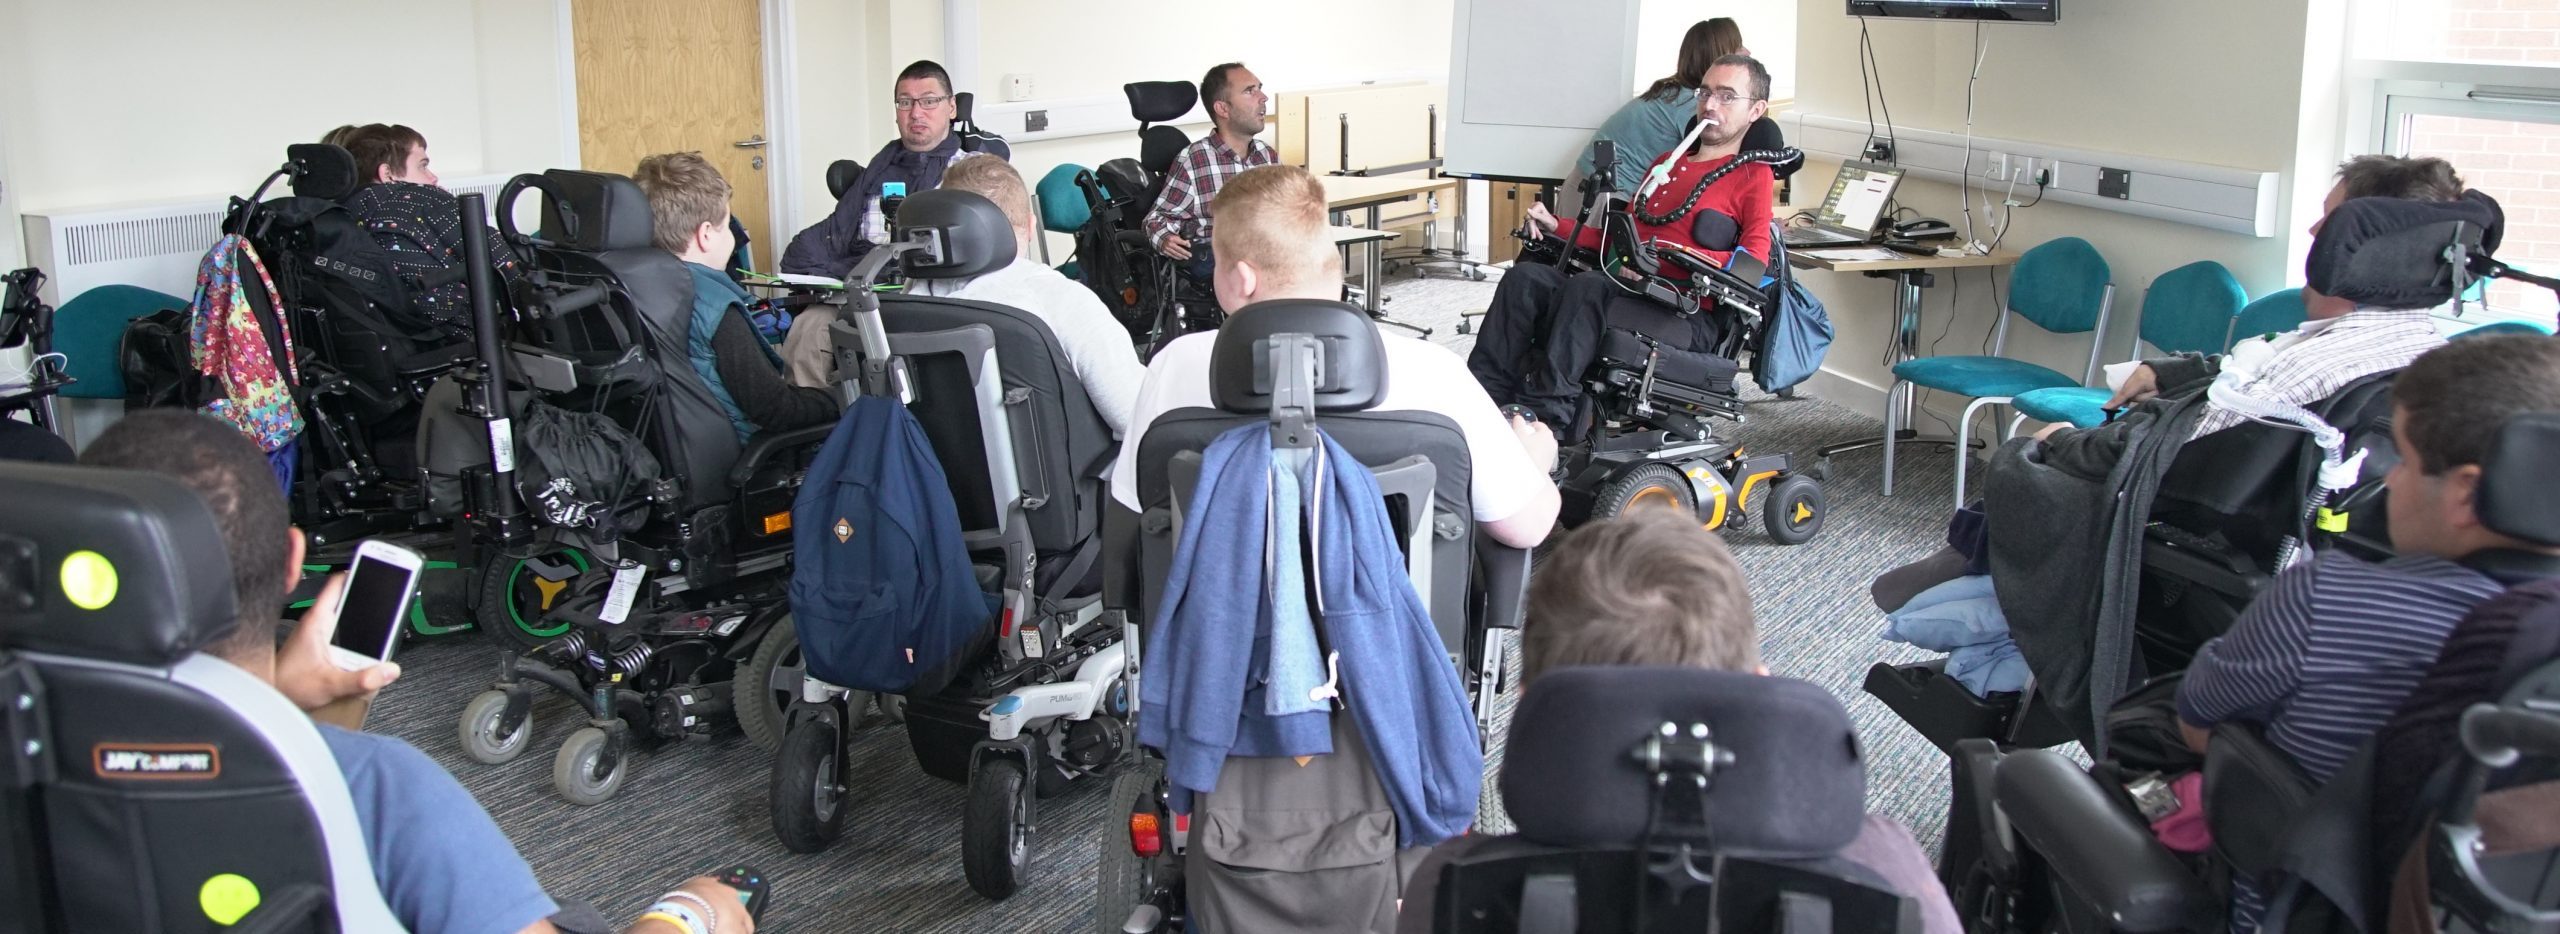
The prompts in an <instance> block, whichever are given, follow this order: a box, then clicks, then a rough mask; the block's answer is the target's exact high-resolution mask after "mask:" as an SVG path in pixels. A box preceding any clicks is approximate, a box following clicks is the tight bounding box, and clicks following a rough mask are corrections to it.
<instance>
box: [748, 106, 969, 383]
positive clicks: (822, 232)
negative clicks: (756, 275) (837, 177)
mask: <svg viewBox="0 0 2560 934" xmlns="http://www.w3.org/2000/svg"><path fill="white" fill-rule="evenodd" d="M951 94H952V92H951V74H950V73H949V72H946V71H944V70H942V66H941V65H938V64H935V63H933V62H930V61H920V62H917V63H915V64H913V65H909V66H907V69H906V70H905V71H901V72H899V73H898V83H897V85H896V91H895V94H894V96H893V97H892V98H891V100H890V105H891V107H892V108H893V109H892V110H891V115H892V117H894V118H895V119H896V121H897V125H898V138H897V139H896V140H893V141H891V142H890V143H889V144H888V145H886V146H882V147H880V153H879V154H878V155H875V156H872V157H871V161H870V163H868V164H866V165H864V166H863V167H862V177H861V178H860V179H858V180H856V181H855V182H854V184H853V187H851V188H847V189H845V192H844V198H843V199H842V200H839V201H837V202H836V209H835V213H832V214H829V215H827V219H826V220H822V221H819V222H818V223H816V224H815V225H812V226H811V227H810V228H809V229H807V230H803V231H801V232H800V235H799V236H796V237H793V238H791V245H790V246H789V247H787V248H785V249H784V250H783V251H782V264H781V265H782V271H783V272H788V273H798V274H801V275H810V276H829V277H832V278H838V279H841V278H844V276H845V274H846V273H849V272H852V271H853V264H854V263H855V262H858V261H860V260H861V259H862V256H863V254H865V253H869V252H871V245H872V244H871V240H870V239H869V238H867V237H865V236H864V235H863V234H864V231H863V229H862V227H863V224H862V219H863V214H864V213H866V212H867V211H869V210H870V208H871V199H873V198H877V197H880V192H881V188H882V186H883V185H887V184H892V183H895V184H903V185H905V186H906V193H907V194H911V195H912V194H915V193H917V192H920V191H925V190H927V189H931V188H933V187H935V186H937V185H940V184H942V169H943V167H944V166H947V165H950V164H951V160H952V159H954V158H958V157H959V155H960V151H961V147H960V142H961V140H960V137H959V135H958V134H956V133H953V132H952V130H951V121H952V120H954V119H955V118H957V117H958V115H959V110H960V108H959V105H958V104H955V103H953V101H952V97H951ZM979 151H980V153H982V154H984V153H992V154H994V155H996V156H1000V157H1003V158H1007V159H1010V158H1012V157H1013V152H1012V150H1011V149H1009V148H1007V147H1006V146H1005V144H1004V142H1003V141H1002V140H998V139H994V138H992V137H982V138H981V140H980V143H979ZM793 330H794V331H795V332H796V331H797V330H798V328H796V327H795V328H794V329H793ZM822 330H823V329H822ZM794 369H795V371H796V369H797V368H796V367H795V368H794Z"/></svg>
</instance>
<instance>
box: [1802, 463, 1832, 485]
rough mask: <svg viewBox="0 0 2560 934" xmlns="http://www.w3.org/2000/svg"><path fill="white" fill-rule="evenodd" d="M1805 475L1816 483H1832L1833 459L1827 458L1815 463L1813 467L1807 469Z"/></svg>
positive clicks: (1804, 471)
mask: <svg viewBox="0 0 2560 934" xmlns="http://www.w3.org/2000/svg"><path fill="white" fill-rule="evenodd" d="M1803 473H1804V475H1805V476H1808V477H1812V478H1813V482H1815V483H1829V482H1831V459H1830V458H1828V457H1826V458H1823V459H1821V460H1817V461H1814V462H1813V466H1811V467H1807V468H1805V469H1804V470H1803Z"/></svg>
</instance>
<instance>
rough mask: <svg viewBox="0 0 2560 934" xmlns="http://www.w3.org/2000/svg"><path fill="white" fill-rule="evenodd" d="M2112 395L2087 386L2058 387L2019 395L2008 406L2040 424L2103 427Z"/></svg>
mask: <svg viewBox="0 0 2560 934" xmlns="http://www.w3.org/2000/svg"><path fill="white" fill-rule="evenodd" d="M2112 397H2113V394H2112V393H2109V392H2108V391H2106V390H2104V389H2097V388H2093V387H2089V386H2061V387H2056V388H2053V389H2038V390H2035V391H2033V392H2026V393H2021V394H2019V395H2018V397H2017V398H2015V399H2012V400H2010V402H2009V404H2010V405H2011V406H2013V407H2015V408H2016V409H2017V410H2018V414H2020V415H2024V416H2026V417H2028V418H2032V419H2035V420H2036V421H2040V422H2061V423H2068V424H2069V425H2071V427H2074V428H2095V427H2097V426H2099V425H2103V424H2106V421H2107V411H2106V405H2107V400H2108V399H2109V398H2112Z"/></svg>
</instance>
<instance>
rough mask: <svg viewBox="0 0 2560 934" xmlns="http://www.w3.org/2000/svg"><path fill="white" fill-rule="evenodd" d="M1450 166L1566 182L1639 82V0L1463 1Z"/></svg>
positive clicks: (1455, 51) (1455, 48)
mask: <svg viewBox="0 0 2560 934" xmlns="http://www.w3.org/2000/svg"><path fill="white" fill-rule="evenodd" d="M1455 7H1456V8H1455V10H1454V16H1453V19H1454V20H1455V23H1454V26H1453V28H1452V29H1451V30H1450V47H1449V114H1450V117H1449V127H1448V130H1447V144H1446V145H1447V150H1446V153H1445V156H1444V159H1445V160H1446V161H1445V162H1444V164H1443V165H1442V171H1445V172H1447V173H1449V174H1453V175H1493V176H1505V177H1510V178H1542V179H1543V178H1554V179H1560V178H1563V177H1565V176H1566V175H1568V174H1571V173H1572V171H1573V164H1574V160H1575V159H1577V158H1579V157H1580V156H1581V154H1582V147H1583V146H1584V145H1585V144H1588V143H1589V142H1591V133H1592V131H1594V130H1597V129H1599V128H1600V124H1601V123H1602V122H1603V121H1606V120H1607V119H1609V115H1610V114H1612V113H1615V112H1617V109H1618V108H1619V107H1620V106H1621V105H1623V104H1625V103H1626V102H1627V99H1628V97H1629V94H1628V93H1627V89H1628V88H1629V87H1631V86H1632V85H1633V84H1634V81H1635V47H1636V21H1637V19H1638V16H1639V14H1640V13H1641V7H1642V4H1641V3H1640V2H1639V0H1579V2H1575V3H1570V4H1562V3H1554V2H1550V0H1456V3H1455Z"/></svg>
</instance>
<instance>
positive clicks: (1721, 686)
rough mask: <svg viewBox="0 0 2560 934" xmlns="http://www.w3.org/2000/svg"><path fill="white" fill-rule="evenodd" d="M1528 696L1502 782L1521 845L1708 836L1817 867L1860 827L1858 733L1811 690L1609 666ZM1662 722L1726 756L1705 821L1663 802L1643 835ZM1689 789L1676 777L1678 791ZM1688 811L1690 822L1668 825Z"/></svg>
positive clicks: (1711, 784)
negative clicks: (1651, 745) (1651, 747)
mask: <svg viewBox="0 0 2560 934" xmlns="http://www.w3.org/2000/svg"><path fill="white" fill-rule="evenodd" d="M1536 687H1537V689H1536V690H1533V691H1528V692H1525V693H1524V694H1523V695H1522V696H1521V699H1520V706H1519V708H1518V710H1517V712H1516V713H1515V714H1514V715H1513V718H1512V722H1511V738H1510V744H1509V747H1508V750H1507V752H1506V754H1505V756H1504V759H1503V765H1502V777H1501V782H1502V798H1503V802H1504V804H1505V805H1506V806H1507V807H1509V808H1510V809H1511V815H1512V817H1513V819H1514V820H1516V821H1517V822H1518V824H1519V828H1520V836H1521V837H1522V838H1524V839H1528V840H1531V841H1535V842H1538V843H1544V844H1548V845H1553V846H1594V845H1625V844H1633V843H1637V842H1639V841H1641V840H1643V839H1645V838H1647V837H1648V836H1650V837H1651V838H1653V839H1655V840H1663V841H1669V840H1679V839H1712V840H1713V841H1714V843H1715V845H1716V846H1717V847H1718V848H1719V849H1722V850H1726V851H1748V852H1752V853H1756V854H1760V855H1763V856H1770V857H1819V856H1828V855H1832V854H1834V853H1836V852H1838V851H1839V850H1840V849H1841V848H1842V847H1845V846H1848V845H1849V843H1850V842H1851V841H1853V840H1855V839H1856V838H1857V836H1858V833H1859V831H1860V828H1861V826H1862V824H1863V823H1864V822H1865V819H1866V803H1865V802H1866V772H1865V766H1864V765H1863V764H1862V759H1863V758H1864V756H1863V753H1862V752H1861V750H1860V748H1859V745H1858V737H1857V732H1856V730H1855V729H1854V728H1853V727H1852V726H1851V725H1850V723H1849V716H1848V713H1847V711H1845V710H1843V709H1842V708H1841V706H1840V702H1839V700H1838V699H1836V698H1834V697H1832V696H1831V694H1830V692H1828V691H1826V690H1824V689H1822V688H1821V687H1818V686H1816V685H1814V684H1812V683H1810V682H1806V681H1799V680H1796V679H1794V678H1781V677H1774V676H1766V675H1755V674H1747V673H1741V672H1728V671H1708V670H1704V669H1698V668H1671V667H1662V668H1655V667H1616V666H1610V667H1590V668H1566V669H1559V670H1557V671H1554V672H1550V673H1547V674H1544V675H1541V676H1540V677H1539V678H1538V682H1537V685H1536ZM1665 724H1671V725H1672V727H1673V728H1674V730H1675V731H1676V732H1677V733H1678V734H1679V735H1681V736H1683V737H1686V736H1689V735H1691V734H1690V732H1689V731H1690V730H1691V729H1692V728H1693V727H1694V726H1695V725H1699V724H1703V725H1705V726H1706V728H1707V730H1708V740H1709V741H1710V742H1712V743H1713V744H1714V745H1715V746H1716V747H1717V749H1718V750H1719V751H1721V752H1725V753H1730V754H1731V756H1730V761H1726V762H1721V763H1719V764H1718V765H1716V766H1715V767H1714V768H1713V769H1712V770H1711V774H1710V775H1709V776H1708V785H1707V788H1706V791H1705V792H1704V793H1703V795H1702V796H1700V797H1702V798H1703V804H1704V813H1703V814H1702V815H1701V814H1697V813H1695V812H1696V811H1697V808H1696V807H1695V806H1694V805H1689V806H1687V807H1685V808H1683V807H1682V805H1684V804H1687V802H1693V801H1697V800H1699V799H1698V798H1688V799H1687V801H1682V800H1679V799H1680V798H1682V797H1683V796H1684V795H1686V794H1688V793H1686V792H1683V793H1680V794H1671V795H1668V796H1667V797H1666V798H1665V799H1664V801H1663V805H1664V807H1663V810H1662V813H1663V815H1664V817H1665V819H1664V821H1663V822H1662V823H1661V824H1659V825H1657V826H1654V827H1652V828H1648V827H1647V820H1648V814H1651V813H1653V812H1654V808H1653V803H1652V798H1653V795H1654V792H1653V788H1654V777H1653V776H1652V775H1651V774H1650V773H1648V772H1647V771H1646V769H1645V768H1644V767H1643V766H1642V765H1640V764H1639V760H1638V758H1637V756H1638V755H1639V751H1640V750H1641V749H1643V748H1644V747H1646V746H1647V745H1648V742H1649V741H1650V740H1653V739H1655V738H1656V737H1658V736H1660V735H1661V732H1662V730H1663V728H1664V725H1665ZM1686 781H1687V779H1686V778H1685V777H1675V778H1674V779H1673V786H1674V787H1678V786H1680V785H1682V784H1685V783H1686ZM1566 789H1571V790H1572V793H1566V791H1565V790H1566ZM1683 810H1685V811H1687V812H1690V813H1689V814H1688V816H1687V818H1686V819H1685V820H1678V821H1675V820H1673V819H1672V818H1673V816H1674V815H1677V814H1680V813H1682V811H1683ZM1701 819H1702V820H1701ZM1701 823H1702V824H1703V826H1701Z"/></svg>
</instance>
